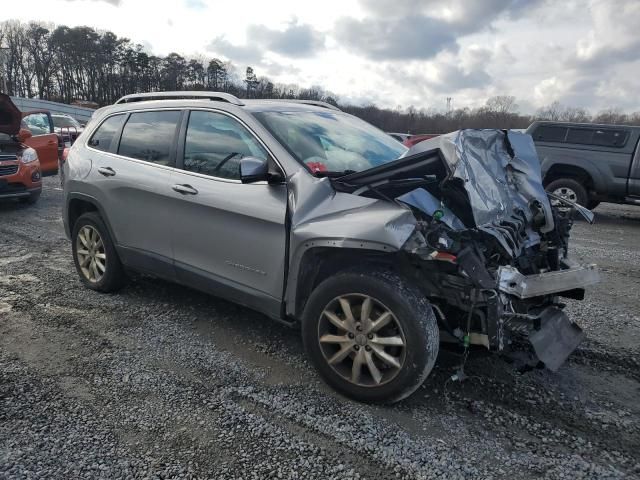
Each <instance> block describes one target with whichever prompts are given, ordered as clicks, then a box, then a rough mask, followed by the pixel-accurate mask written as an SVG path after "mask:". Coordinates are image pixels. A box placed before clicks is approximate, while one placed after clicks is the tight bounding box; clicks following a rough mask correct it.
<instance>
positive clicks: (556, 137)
mask: <svg viewBox="0 0 640 480" xmlns="http://www.w3.org/2000/svg"><path fill="white" fill-rule="evenodd" d="M566 135H567V128H566V127H553V126H547V125H543V126H540V127H538V128H537V130H536V132H535V133H534V134H533V139H534V140H537V141H539V142H564V138H565V137H566Z"/></svg>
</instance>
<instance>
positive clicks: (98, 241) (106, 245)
mask: <svg viewBox="0 0 640 480" xmlns="http://www.w3.org/2000/svg"><path fill="white" fill-rule="evenodd" d="M71 248H72V252H73V263H74V264H75V266H76V271H77V272H78V275H79V276H80V280H81V281H82V283H83V284H84V285H85V286H86V287H88V288H90V289H92V290H97V291H98V292H113V291H116V290H118V289H120V288H121V287H122V286H123V285H124V284H125V281H126V275H125V273H124V268H123V267H122V263H121V262H120V258H119V257H118V253H117V252H116V249H115V245H114V243H113V240H112V239H111V235H109V230H108V229H107V227H106V226H105V224H104V221H103V220H102V218H101V217H100V215H99V214H98V213H97V212H87V213H83V214H82V215H80V217H78V220H76V223H75V224H74V225H73V231H72V235H71Z"/></svg>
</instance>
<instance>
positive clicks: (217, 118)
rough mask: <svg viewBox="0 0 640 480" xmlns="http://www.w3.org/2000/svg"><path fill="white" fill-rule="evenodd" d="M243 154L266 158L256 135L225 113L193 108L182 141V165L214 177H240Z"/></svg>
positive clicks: (265, 153)
mask: <svg viewBox="0 0 640 480" xmlns="http://www.w3.org/2000/svg"><path fill="white" fill-rule="evenodd" d="M244 157H257V158H263V159H267V157H268V155H267V152H266V151H265V149H264V148H262V146H261V145H260V143H258V141H257V140H256V139H255V137H254V136H253V135H252V134H251V133H250V132H249V131H248V130H247V129H246V128H245V127H243V126H242V125H241V124H240V123H238V122H237V121H236V120H234V119H233V118H230V117H228V116H226V115H223V114H220V113H214V112H202V111H193V112H191V114H190V115H189V125H188V126H187V135H186V137H185V145H184V167H183V168H184V169H185V170H188V171H190V172H196V173H202V174H204V175H211V176H213V177H221V178H230V179H234V180H239V179H240V160H241V159H242V158H244Z"/></svg>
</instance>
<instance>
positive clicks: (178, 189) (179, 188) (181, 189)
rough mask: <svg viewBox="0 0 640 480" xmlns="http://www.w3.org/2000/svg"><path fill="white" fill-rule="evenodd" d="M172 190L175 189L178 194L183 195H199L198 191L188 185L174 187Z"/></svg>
mask: <svg viewBox="0 0 640 480" xmlns="http://www.w3.org/2000/svg"><path fill="white" fill-rule="evenodd" d="M171 188H173V189H174V190H175V191H176V192H178V193H182V194H183V195H197V194H198V190H196V189H195V188H193V187H192V186H191V185H188V184H186V183H183V184H178V185H174V186H173V187H171Z"/></svg>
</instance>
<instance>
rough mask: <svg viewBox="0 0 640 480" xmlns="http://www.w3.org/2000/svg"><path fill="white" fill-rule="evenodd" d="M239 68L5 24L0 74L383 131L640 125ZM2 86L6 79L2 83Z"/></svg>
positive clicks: (625, 117) (81, 32) (112, 40)
mask: <svg viewBox="0 0 640 480" xmlns="http://www.w3.org/2000/svg"><path fill="white" fill-rule="evenodd" d="M240 72H241V71H240V70H239V69H238V68H237V67H236V66H235V65H234V64H233V63H232V62H230V61H224V60H221V59H219V58H204V57H197V58H186V57H184V56H182V55H179V54H178V53H170V54H169V55H167V56H164V57H162V56H157V55H152V54H150V53H148V52H147V51H145V49H144V47H143V46H142V45H140V44H137V43H134V42H132V41H131V40H129V39H127V38H122V37H118V36H117V35H115V34H114V33H112V32H109V31H97V30H95V29H93V28H91V27H67V26H64V25H60V26H53V25H47V24H42V23H36V22H30V23H22V22H18V21H14V20H10V21H5V22H3V23H0V76H1V77H2V78H3V80H4V88H6V90H7V91H8V92H7V93H9V94H10V95H16V96H21V97H29V98H33V97H37V98H42V99H46V100H53V101H59V102H63V103H73V102H74V101H85V102H86V101H88V102H94V103H96V104H97V105H100V106H102V105H108V104H111V103H113V102H115V101H116V100H117V99H118V98H120V97H122V96H123V95H126V94H129V93H137V92H151V91H162V90H215V91H222V92H228V93H231V94H233V95H236V96H238V97H240V98H281V99H284V98H289V99H305V100H321V101H326V102H329V103H331V104H334V105H339V106H340V108H341V109H342V110H344V111H346V112H348V113H351V114H354V115H356V116H358V117H360V118H363V119H364V120H366V121H368V122H370V123H372V124H374V125H376V126H378V127H379V128H382V129H383V130H386V131H394V132H409V133H442V132H448V131H453V130H457V129H460V128H526V127H527V126H528V125H529V124H530V123H531V122H532V121H533V120H535V119H545V120H557V121H580V122H596V123H625V124H640V112H635V113H633V114H626V113H624V112H622V111H621V110H619V109H615V108H612V109H608V110H605V111H601V112H599V113H597V114H596V115H591V114H590V113H589V112H587V111H586V110H584V109H581V108H573V107H565V106H563V105H561V104H560V103H559V102H553V103H551V104H550V105H548V106H547V107H544V108H541V109H540V110H538V111H537V112H536V114H535V115H533V116H531V115H522V114H520V113H519V112H518V105H517V103H516V99H515V97H513V96H509V95H502V96H495V97H492V98H489V99H488V100H487V101H486V103H485V104H484V105H483V106H482V107H480V108H473V109H471V108H459V109H454V110H451V111H448V112H441V111H438V110H435V109H429V108H420V109H418V108H415V107H409V108H408V109H406V110H403V109H400V108H396V109H386V108H380V107H377V106H375V105H373V104H371V105H365V106H356V105H348V104H344V103H341V102H339V98H338V97H337V96H336V95H334V94H331V93H330V92H327V91H325V90H324V89H323V88H322V87H318V86H313V87H311V88H301V87H300V86H298V85H295V84H281V83H274V82H272V81H271V80H270V79H269V78H267V77H264V76H257V75H256V73H255V72H254V69H253V68H252V67H251V66H246V68H245V69H244V71H243V72H242V73H240ZM0 88H3V84H0Z"/></svg>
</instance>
